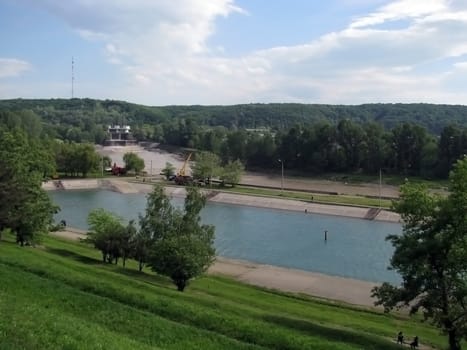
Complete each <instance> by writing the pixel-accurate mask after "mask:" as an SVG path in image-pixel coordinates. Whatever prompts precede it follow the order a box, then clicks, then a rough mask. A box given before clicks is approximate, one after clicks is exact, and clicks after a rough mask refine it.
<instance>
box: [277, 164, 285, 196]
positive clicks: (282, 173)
mask: <svg viewBox="0 0 467 350" xmlns="http://www.w3.org/2000/svg"><path fill="white" fill-rule="evenodd" d="M278 161H279V162H280V163H281V195H282V194H283V193H284V161H283V160H282V159H278Z"/></svg>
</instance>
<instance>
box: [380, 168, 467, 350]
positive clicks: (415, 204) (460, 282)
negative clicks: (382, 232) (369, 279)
mask: <svg viewBox="0 0 467 350" xmlns="http://www.w3.org/2000/svg"><path fill="white" fill-rule="evenodd" d="M450 181H451V183H450V187H449V190H450V193H449V195H448V196H447V197H440V196H436V195H432V194H429V193H428V192H427V190H426V188H425V187H424V186H423V185H412V184H409V183H408V184H406V185H404V186H402V187H401V198H400V201H399V202H396V203H395V204H394V209H395V210H396V211H397V212H398V213H400V214H401V217H402V219H403V223H404V224H403V225H404V226H403V228H404V230H403V234H402V235H401V236H397V235H392V236H389V237H388V239H389V240H390V241H391V242H392V244H393V245H394V247H395V251H394V255H393V257H392V259H391V268H393V269H395V270H396V271H398V272H399V273H400V275H401V276H402V285H401V286H398V287H396V286H392V285H390V284H388V283H385V284H383V285H382V286H381V287H378V288H375V289H374V291H373V292H374V295H375V296H376V297H377V298H378V304H381V305H383V306H384V307H385V310H386V311H389V310H391V309H392V308H394V307H400V306H410V309H411V312H412V313H415V312H417V311H419V310H421V311H422V312H423V313H424V316H425V318H428V319H431V320H432V321H433V322H434V323H435V324H436V325H437V326H438V327H439V328H441V329H442V330H443V331H444V332H445V333H446V334H447V335H448V338H449V347H450V349H451V350H457V349H460V341H461V339H466V337H467V318H466V317H465V315H466V314H467V308H466V305H467V288H466V285H467V279H466V276H467V239H466V235H465V232H466V229H467V159H463V160H460V161H458V162H457V164H456V165H455V168H454V170H453V172H452V173H451V176H450Z"/></svg>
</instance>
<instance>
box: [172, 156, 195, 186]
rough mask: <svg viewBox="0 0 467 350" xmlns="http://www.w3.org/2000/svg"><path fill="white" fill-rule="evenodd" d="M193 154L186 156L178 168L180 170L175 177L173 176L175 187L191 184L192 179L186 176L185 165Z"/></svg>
mask: <svg viewBox="0 0 467 350" xmlns="http://www.w3.org/2000/svg"><path fill="white" fill-rule="evenodd" d="M192 154H193V153H190V154H188V157H186V159H185V162H183V166H182V167H181V168H180V170H179V171H178V173H177V176H175V178H174V181H175V183H176V184H177V185H189V184H191V183H192V182H193V177H192V176H190V175H188V174H187V165H188V162H189V161H190V159H191V156H192Z"/></svg>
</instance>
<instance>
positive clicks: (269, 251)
mask: <svg viewBox="0 0 467 350" xmlns="http://www.w3.org/2000/svg"><path fill="white" fill-rule="evenodd" d="M50 196H51V197H52V199H53V200H54V202H55V203H56V204H58V205H59V206H60V207H61V211H60V212H59V213H58V214H57V215H56V220H62V219H64V220H66V222H67V224H68V226H71V227H76V228H81V229H87V227H88V225H87V223H86V219H87V215H88V213H89V212H90V211H91V210H93V209H95V208H104V209H106V210H110V211H112V212H114V213H116V214H117V215H119V216H121V217H122V218H124V219H125V220H127V221H128V220H130V219H136V220H137V218H138V214H140V213H144V209H145V206H146V197H145V195H143V194H121V193H117V192H111V191H106V190H86V191H52V192H50ZM173 203H174V204H175V205H183V200H182V199H180V198H174V199H173ZM202 220H203V222H204V223H208V224H212V225H214V226H215V227H216V239H215V246H216V250H217V255H220V256H223V257H227V258H233V259H243V260H248V261H252V262H256V263H261V264H270V265H277V266H282V267H288V268H295V269H301V270H307V271H312V272H320V273H324V274H328V275H335V276H342V277H349V278H355V279H360V280H366V281H374V282H383V281H388V282H393V283H397V282H399V277H398V275H397V274H396V273H395V272H394V271H389V270H388V269H387V266H388V264H389V259H390V257H391V255H392V253H393V248H392V246H391V244H390V243H389V242H387V241H386V240H385V237H386V236H387V235H388V234H399V233H401V231H402V228H401V225H400V224H397V223H387V222H379V221H368V220H362V219H353V218H347V217H338V216H327V215H319V214H310V213H299V212H291V211H285V210H275V209H265V208H255V207H247V206H238V205H230V204H221V203H213V202H208V204H207V205H206V207H205V208H204V209H203V211H202ZM325 230H326V231H327V240H326V241H325V239H324V231H325Z"/></svg>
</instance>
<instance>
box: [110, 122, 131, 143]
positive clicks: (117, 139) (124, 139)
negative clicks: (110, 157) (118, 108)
mask: <svg viewBox="0 0 467 350" xmlns="http://www.w3.org/2000/svg"><path fill="white" fill-rule="evenodd" d="M107 133H108V139H107V140H105V144H106V146H128V145H135V144H136V140H135V139H133V135H132V134H131V128H130V126H129V125H121V126H120V125H109V127H108V128H107Z"/></svg>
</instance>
